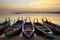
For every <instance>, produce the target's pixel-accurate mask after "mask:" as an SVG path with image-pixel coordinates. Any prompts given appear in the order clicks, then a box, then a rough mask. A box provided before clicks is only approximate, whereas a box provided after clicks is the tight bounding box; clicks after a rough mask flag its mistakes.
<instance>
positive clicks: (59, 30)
mask: <svg viewBox="0 0 60 40" xmlns="http://www.w3.org/2000/svg"><path fill="white" fill-rule="evenodd" d="M45 20H46V21H44V19H42V22H43V24H44V25H45V26H47V27H49V28H50V29H51V30H52V31H53V33H54V34H58V35H60V26H58V25H56V24H54V23H52V22H49V21H48V20H47V18H45Z"/></svg>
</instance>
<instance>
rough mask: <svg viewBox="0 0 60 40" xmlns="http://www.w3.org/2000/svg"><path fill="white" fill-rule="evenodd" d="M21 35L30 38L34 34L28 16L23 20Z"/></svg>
mask: <svg viewBox="0 0 60 40" xmlns="http://www.w3.org/2000/svg"><path fill="white" fill-rule="evenodd" d="M22 32H23V36H25V37H27V38H30V37H32V36H33V35H34V27H33V25H32V23H31V20H30V18H29V19H26V20H25V23H24V25H23V27H22Z"/></svg>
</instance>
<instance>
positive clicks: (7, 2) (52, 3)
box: [0, 0, 60, 10]
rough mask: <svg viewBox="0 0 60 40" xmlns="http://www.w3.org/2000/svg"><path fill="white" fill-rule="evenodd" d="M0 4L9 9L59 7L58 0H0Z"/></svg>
mask: <svg viewBox="0 0 60 40" xmlns="http://www.w3.org/2000/svg"><path fill="white" fill-rule="evenodd" d="M0 4H1V7H5V8H11V9H28V8H29V9H37V10H40V9H60V0H0Z"/></svg>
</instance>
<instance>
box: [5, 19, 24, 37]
mask: <svg viewBox="0 0 60 40" xmlns="http://www.w3.org/2000/svg"><path fill="white" fill-rule="evenodd" d="M22 23H23V20H19V19H18V20H17V22H15V23H13V24H12V25H11V26H10V27H8V28H7V29H5V30H4V31H5V35H6V36H9V37H11V36H18V35H19V34H20V33H21V31H22Z"/></svg>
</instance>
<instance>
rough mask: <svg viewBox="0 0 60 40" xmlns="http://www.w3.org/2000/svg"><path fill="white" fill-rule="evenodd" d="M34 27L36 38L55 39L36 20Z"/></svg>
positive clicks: (46, 28) (48, 30) (47, 29)
mask: <svg viewBox="0 0 60 40" xmlns="http://www.w3.org/2000/svg"><path fill="white" fill-rule="evenodd" d="M34 27H35V33H36V34H37V35H38V36H45V37H48V38H54V37H55V36H54V34H53V32H52V31H51V30H50V29H49V28H48V27H46V26H44V25H43V24H41V23H39V22H38V20H37V22H34Z"/></svg>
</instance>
